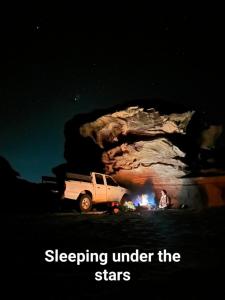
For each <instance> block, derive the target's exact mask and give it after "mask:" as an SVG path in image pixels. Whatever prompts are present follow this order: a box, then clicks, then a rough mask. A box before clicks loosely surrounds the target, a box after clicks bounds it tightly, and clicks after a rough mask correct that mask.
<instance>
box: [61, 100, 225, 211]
mask: <svg viewBox="0 0 225 300" xmlns="http://www.w3.org/2000/svg"><path fill="white" fill-rule="evenodd" d="M146 103H147V102H146ZM133 104H135V105H127V106H124V107H119V108H112V109H109V110H102V111H97V112H93V113H89V114H83V115H77V116H75V117H74V118H73V119H72V120H70V121H69V122H67V124H66V127H65V137H66V143H65V158H66V160H67V162H68V165H67V168H69V170H70V171H75V172H78V173H79V172H80V173H89V172H91V171H97V172H105V173H107V174H110V175H112V176H114V177H115V178H116V180H117V181H118V182H119V184H121V185H124V186H127V187H129V188H131V189H133V190H134V191H140V192H142V191H143V190H145V192H148V191H151V190H153V191H154V192H155V195H156V199H157V200H158V199H159V197H160V190H161V189H166V190H167V191H168V194H169V195H170V198H171V203H172V205H173V207H178V206H180V205H181V204H186V205H188V206H191V207H202V206H207V205H210V206H212V205H222V204H223V203H224V192H223V189H224V188H223V186H224V185H225V184H224V181H225V178H224V177H223V176H221V174H223V173H224V167H223V160H218V161H217V162H216V159H218V158H219V159H220V158H221V157H223V155H221V154H222V153H223V151H220V152H218V150H215V149H217V148H216V147H215V146H216V143H217V141H218V139H219V138H220V136H221V134H222V133H223V126H222V125H221V124H215V123H213V124H212V125H211V124H210V123H207V122H205V120H204V119H201V118H202V115H201V114H199V113H198V112H194V111H193V110H191V109H187V108H185V109H179V108H177V107H174V106H173V107H172V106H170V107H169V109H168V107H167V109H164V108H165V107H164V105H163V106H162V107H163V109H160V107H159V106H157V105H154V104H153V105H152V103H147V104H146V105H142V104H143V103H142V104H140V103H139V102H138V103H133ZM153 107H154V108H153ZM175 112H176V113H175ZM216 151H217V152H216ZM218 153H219V155H218ZM212 154H213V155H214V154H215V155H214V156H213V155H212ZM215 158H216V159H215ZM212 166H213V167H214V168H215V172H214V171H213V172H212V179H213V180H211V181H210V182H213V183H212V184H211V183H209V182H208V179H207V178H206V179H201V177H202V176H209V172H211V171H208V169H209V170H212ZM219 168H220V169H221V170H220V171H219V173H220V176H218V177H215V175H218V170H219ZM204 172H205V173H204ZM187 176H188V177H189V178H185V177H187ZM199 178H200V179H199ZM198 179H199V180H198ZM217 179H218V180H217ZM215 180H217V181H218V182H219V185H218V186H219V188H215V185H216V183H215ZM215 191H217V192H215ZM216 195H217V196H216Z"/></svg>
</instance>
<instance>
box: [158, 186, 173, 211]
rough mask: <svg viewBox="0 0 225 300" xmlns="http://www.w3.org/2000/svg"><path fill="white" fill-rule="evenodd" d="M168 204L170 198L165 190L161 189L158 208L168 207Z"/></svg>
mask: <svg viewBox="0 0 225 300" xmlns="http://www.w3.org/2000/svg"><path fill="white" fill-rule="evenodd" d="M169 205H170V199H169V196H168V195H167V191H166V190H161V197H160V201H159V208H168V207H169Z"/></svg>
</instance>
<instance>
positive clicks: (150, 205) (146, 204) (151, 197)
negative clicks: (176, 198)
mask: <svg viewBox="0 0 225 300" xmlns="http://www.w3.org/2000/svg"><path fill="white" fill-rule="evenodd" d="M134 205H135V206H136V207H143V208H146V209H154V208H156V201H155V194H154V193H148V194H141V195H138V196H137V198H136V199H135V201H134Z"/></svg>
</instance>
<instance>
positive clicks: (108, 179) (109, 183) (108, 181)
mask: <svg viewBox="0 0 225 300" xmlns="http://www.w3.org/2000/svg"><path fill="white" fill-rule="evenodd" d="M106 181H107V184H108V185H112V186H118V184H117V183H116V182H115V181H114V180H113V179H112V178H111V177H109V176H106Z"/></svg>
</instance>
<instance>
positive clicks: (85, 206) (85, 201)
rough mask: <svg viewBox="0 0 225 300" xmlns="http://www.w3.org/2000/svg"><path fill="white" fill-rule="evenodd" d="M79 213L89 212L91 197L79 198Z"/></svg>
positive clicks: (83, 196)
mask: <svg viewBox="0 0 225 300" xmlns="http://www.w3.org/2000/svg"><path fill="white" fill-rule="evenodd" d="M79 204H80V211H82V212H88V211H90V210H91V208H92V201H91V197H90V196H89V195H87V194H85V195H82V196H81V197H80V203H79Z"/></svg>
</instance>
